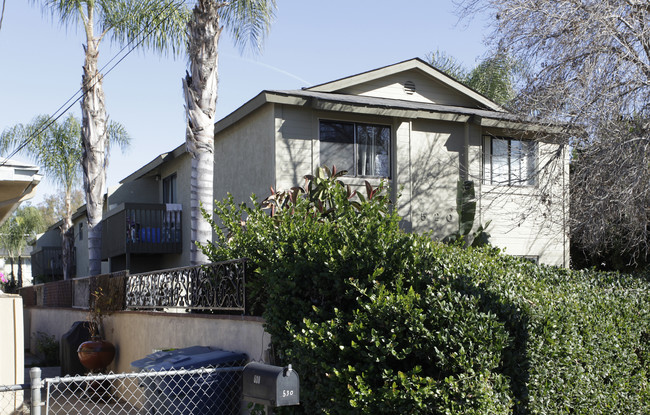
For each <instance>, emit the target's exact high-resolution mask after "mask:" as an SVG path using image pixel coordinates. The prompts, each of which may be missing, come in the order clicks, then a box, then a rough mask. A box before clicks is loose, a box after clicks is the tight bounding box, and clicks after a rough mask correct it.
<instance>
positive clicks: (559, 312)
mask: <svg viewBox="0 0 650 415" xmlns="http://www.w3.org/2000/svg"><path fill="white" fill-rule="evenodd" d="M341 174H342V173H340V172H336V171H335V170H334V171H332V172H329V171H328V170H326V169H323V170H321V171H319V172H317V174H316V175H315V176H309V177H308V182H307V186H306V187H305V189H300V188H295V189H292V190H291V191H289V192H279V193H274V194H273V195H272V196H271V197H269V198H268V199H266V200H265V201H264V202H263V203H260V204H258V203H256V202H255V207H254V208H249V207H246V206H245V205H239V206H237V205H235V204H234V202H233V199H232V197H229V198H228V199H227V200H226V201H224V202H220V203H217V209H216V211H215V213H216V215H215V217H217V218H219V221H220V222H219V225H220V226H219V227H217V226H216V223H213V226H215V231H216V232H217V235H218V240H217V241H216V243H215V244H212V245H209V246H204V247H203V248H204V251H205V252H206V253H207V254H208V255H209V256H210V258H211V259H212V260H214V261H218V260H224V259H231V258H237V257H247V258H249V260H250V265H251V267H250V269H252V275H250V276H249V287H248V289H249V291H248V292H249V294H250V293H251V291H252V293H253V294H252V295H253V296H254V299H255V303H254V305H253V307H252V309H251V310H249V312H254V313H262V315H263V316H264V318H265V320H266V330H267V331H268V332H269V333H270V334H271V336H272V339H273V346H274V352H275V354H276V358H277V359H278V363H280V364H288V363H291V364H292V365H293V366H294V368H295V369H296V370H297V371H298V373H299V374H300V379H301V405H300V407H295V408H291V409H283V411H284V412H282V411H281V413H310V414H313V413H322V414H366V413H367V414H398V413H399V414H401V413H417V414H438V413H446V414H486V413H490V414H508V413H517V414H527V413H548V414H569V413H581V414H602V413H608V414H610V413H613V414H627V413H649V412H650V399H649V398H650V377H649V374H650V334H649V333H650V294H648V281H646V280H642V279H635V278H632V277H629V276H622V275H616V274H598V273H593V272H575V271H569V270H564V269H556V268H551V267H543V266H542V267H540V266H536V265H534V264H530V263H527V262H525V261H523V260H519V259H515V258H512V257H508V256H505V255H501V254H500V253H499V252H498V250H496V249H494V248H489V247H485V248H472V247H469V248H467V249H464V248H461V247H460V246H447V245H444V244H440V243H436V242H434V241H432V240H431V239H430V238H429V237H428V236H421V235H415V234H406V233H404V232H402V231H401V230H400V229H399V217H398V216H397V215H396V214H395V212H394V211H392V210H391V209H390V206H389V201H388V199H387V198H386V197H385V195H384V190H383V187H381V186H380V187H379V188H378V189H373V188H372V187H370V186H368V187H367V189H366V196H370V197H363V198H358V197H357V195H356V193H355V192H353V191H351V189H349V188H348V187H347V186H345V185H344V184H343V183H342V182H341V180H340V176H341ZM249 298H250V297H249Z"/></svg>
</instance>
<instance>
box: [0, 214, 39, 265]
mask: <svg viewBox="0 0 650 415" xmlns="http://www.w3.org/2000/svg"><path fill="white" fill-rule="evenodd" d="M44 230H45V221H44V220H43V216H42V215H41V212H40V211H39V210H38V209H37V208H35V207H33V206H29V205H27V206H20V207H19V208H18V209H16V210H15V211H14V212H13V213H12V214H11V216H10V217H9V218H8V219H7V220H6V221H5V222H4V223H3V224H2V225H0V246H1V247H2V248H3V249H4V250H5V251H6V252H7V255H8V256H9V257H11V258H16V257H18V256H20V255H22V252H23V249H25V247H26V246H27V242H28V241H29V239H30V238H33V237H35V236H36V234H37V233H38V232H42V231H44Z"/></svg>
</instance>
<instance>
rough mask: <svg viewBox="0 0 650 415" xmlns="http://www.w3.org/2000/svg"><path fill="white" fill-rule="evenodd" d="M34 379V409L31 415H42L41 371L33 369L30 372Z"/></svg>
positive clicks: (36, 368) (32, 408)
mask: <svg viewBox="0 0 650 415" xmlns="http://www.w3.org/2000/svg"><path fill="white" fill-rule="evenodd" d="M29 377H30V378H31V379H32V384H31V385H32V386H31V388H32V407H31V415H41V383H42V382H41V369H40V368H38V367H33V368H31V369H30V370H29Z"/></svg>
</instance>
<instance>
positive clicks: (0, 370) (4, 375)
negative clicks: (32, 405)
mask: <svg viewBox="0 0 650 415" xmlns="http://www.w3.org/2000/svg"><path fill="white" fill-rule="evenodd" d="M0 333H2V334H1V335H0V356H2V358H0V385H15V384H21V383H24V381H25V376H24V373H25V372H24V365H25V360H24V359H25V355H24V349H25V347H24V343H23V339H24V337H23V299H22V297H20V296H19V295H9V294H0ZM5 395H6V396H5ZM10 395H12V396H10ZM7 401H11V404H9V403H8V402H7ZM21 404H22V394H21V393H17V394H15V395H13V394H3V399H2V406H1V407H0V408H3V409H4V410H9V409H10V408H9V405H11V406H12V407H13V406H15V408H18V407H20V405H21Z"/></svg>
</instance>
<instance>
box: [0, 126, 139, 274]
mask: <svg viewBox="0 0 650 415" xmlns="http://www.w3.org/2000/svg"><path fill="white" fill-rule="evenodd" d="M50 119H51V117H49V116H47V115H39V116H37V117H36V118H34V120H32V122H31V123H30V124H27V125H23V124H18V125H15V126H14V127H12V128H9V129H7V130H5V131H3V133H2V134H1V135H0V152H5V151H8V150H10V149H12V148H15V147H18V146H19V145H20V144H21V143H26V146H25V147H23V148H22V149H21V150H20V151H21V152H22V153H24V154H26V155H27V156H29V157H30V158H31V159H32V160H33V161H34V163H36V164H38V165H39V166H40V167H41V169H42V170H43V171H44V172H45V174H46V176H47V177H48V178H49V179H50V180H52V181H53V182H54V183H55V184H56V185H57V186H60V187H61V188H62V189H63V192H64V194H65V216H64V218H63V225H62V226H61V234H62V245H61V246H62V247H63V264H64V265H63V278H64V279H69V278H71V277H72V272H71V270H72V259H73V257H72V248H73V246H74V235H73V233H72V213H73V212H72V209H73V206H72V203H71V201H72V192H73V191H74V189H75V187H77V186H78V185H79V182H80V179H81V177H80V176H81V163H80V161H81V156H82V147H81V124H80V123H79V120H78V119H77V118H75V117H74V116H73V115H70V116H69V117H68V118H67V119H66V120H65V121H64V122H62V123H57V122H56V121H53V122H50ZM107 135H108V137H109V144H110V143H112V144H116V145H119V146H120V147H121V148H122V150H124V149H125V148H126V147H127V146H128V145H129V143H130V137H129V136H128V134H127V133H126V130H125V129H124V127H123V126H121V125H120V124H118V123H116V122H110V123H109V125H108V129H107ZM108 153H109V151H108V149H107V155H108Z"/></svg>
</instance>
